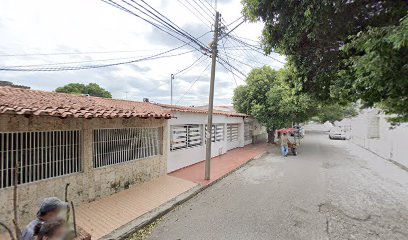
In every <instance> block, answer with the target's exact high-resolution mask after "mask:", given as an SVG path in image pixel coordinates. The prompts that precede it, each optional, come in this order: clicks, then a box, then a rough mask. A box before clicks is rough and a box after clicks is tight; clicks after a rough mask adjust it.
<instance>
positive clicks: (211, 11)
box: [198, 0, 215, 16]
mask: <svg viewBox="0 0 408 240" xmlns="http://www.w3.org/2000/svg"><path fill="white" fill-rule="evenodd" d="M198 1H199V2H200V3H201V4H202V5H203V6H204V7H205V8H206V9H207V10H208V11H209V12H210V13H211V14H212V16H215V14H214V12H215V9H214V8H213V7H212V6H211V5H210V4H209V3H208V2H207V1H205V0H203V1H202V0H198ZM205 3H207V4H208V5H209V6H210V7H211V8H212V9H213V10H214V12H213V10H211V9H209V8H208V7H207V5H206V4H205Z"/></svg>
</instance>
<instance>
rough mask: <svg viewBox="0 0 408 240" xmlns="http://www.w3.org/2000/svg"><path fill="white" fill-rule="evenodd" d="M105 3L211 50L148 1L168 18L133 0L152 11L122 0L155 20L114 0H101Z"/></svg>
mask: <svg viewBox="0 0 408 240" xmlns="http://www.w3.org/2000/svg"><path fill="white" fill-rule="evenodd" d="M101 1H102V2H104V3H107V4H109V5H111V6H114V7H116V8H118V9H120V10H123V11H125V12H127V13H130V14H132V15H134V16H136V17H138V18H140V19H142V20H143V21H145V22H147V23H149V24H151V25H153V26H154V27H156V28H158V29H160V30H161V31H163V32H165V33H167V34H169V35H170V36H172V37H174V38H176V39H178V40H179V41H181V42H184V43H186V44H188V45H189V46H191V47H192V48H195V49H197V50H199V51H204V52H207V51H209V49H208V47H207V46H206V45H204V44H203V43H201V42H200V41H199V40H198V39H197V38H194V37H193V36H191V35H190V34H189V33H187V32H186V31H185V30H183V29H181V28H180V27H179V26H177V25H176V24H174V23H173V22H172V21H170V20H169V19H168V18H167V17H165V16H164V15H163V14H161V13H160V12H158V11H157V10H156V9H154V8H153V7H151V6H150V5H149V4H147V3H146V2H144V1H143V0H142V2H143V3H145V4H146V5H147V6H148V7H149V8H150V9H152V10H153V11H154V12H156V13H157V14H159V15H160V16H162V17H164V18H165V19H167V20H164V19H163V18H162V17H159V16H157V14H154V13H153V12H152V11H150V10H148V9H147V8H146V7H144V6H142V5H141V4H139V3H137V2H135V1H133V0H131V1H132V2H133V3H134V4H136V5H137V6H139V7H141V8H143V9H145V10H146V11H147V12H149V13H150V15H149V14H148V13H146V11H143V10H141V9H140V8H138V7H137V6H135V5H133V4H132V3H129V2H127V1H125V0H122V2H124V3H125V4H126V5H128V6H130V7H132V8H134V9H135V10H137V11H139V12H140V13H142V14H143V15H144V16H147V17H148V18H150V19H152V20H153V21H155V22H156V23H155V22H152V21H151V20H149V19H147V18H146V17H143V16H141V15H139V14H137V13H135V12H133V11H132V10H129V9H128V8H126V7H124V6H122V5H120V4H118V3H117V2H115V1H113V0H101ZM174 34H176V35H178V36H179V37H177V36H175V35H174ZM180 37H182V38H186V39H188V40H190V42H193V43H195V44H196V45H197V46H198V48H197V47H195V46H193V45H191V44H190V43H187V42H186V41H185V40H182V39H181V38H180Z"/></svg>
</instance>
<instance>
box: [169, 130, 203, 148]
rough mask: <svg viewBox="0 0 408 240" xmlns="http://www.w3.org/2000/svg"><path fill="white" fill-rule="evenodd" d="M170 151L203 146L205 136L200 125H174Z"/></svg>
mask: <svg viewBox="0 0 408 240" xmlns="http://www.w3.org/2000/svg"><path fill="white" fill-rule="evenodd" d="M170 134H171V136H170V139H171V141H170V151H175V150H179V149H186V148H192V147H197V146H201V145H202V144H203V139H202V138H203V136H202V129H201V126H200V125H198V124H190V125H173V126H171V132H170Z"/></svg>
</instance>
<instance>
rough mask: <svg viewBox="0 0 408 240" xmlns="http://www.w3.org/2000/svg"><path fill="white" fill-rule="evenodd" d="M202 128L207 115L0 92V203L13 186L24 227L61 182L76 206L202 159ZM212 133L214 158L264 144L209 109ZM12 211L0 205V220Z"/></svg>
mask: <svg viewBox="0 0 408 240" xmlns="http://www.w3.org/2000/svg"><path fill="white" fill-rule="evenodd" d="M206 123H207V110H206V109H198V108H193V107H183V106H173V105H165V104H153V103H150V102H135V101H125V100H115V99H106V98H99V97H91V96H82V95H73V94H65V93H55V92H47V91H38V90H29V89H23V88H14V87H10V86H0V202H7V203H10V202H11V199H13V186H14V185H15V184H17V185H18V192H19V194H18V202H19V206H21V216H20V222H21V224H26V223H28V221H30V220H31V219H32V216H35V213H36V211H37V209H36V207H37V203H38V202H39V201H40V200H41V199H43V198H44V197H47V196H60V197H62V196H64V191H65V186H66V184H69V191H68V195H69V196H71V198H70V199H72V200H73V201H74V203H75V204H79V203H82V202H89V201H93V200H95V199H98V198H102V197H104V196H108V195H110V194H113V193H115V192H118V191H121V190H123V189H127V188H129V187H130V186H132V185H136V184H140V183H143V182H146V181H150V180H152V179H155V178H158V177H160V176H163V175H165V174H167V173H168V172H172V171H175V170H177V169H180V168H183V167H186V166H189V165H192V164H195V163H197V162H200V161H203V160H204V159H205V144H206V143H205V141H206V136H205V134H206V129H207V126H206ZM211 129H212V140H211V142H212V154H211V155H212V156H213V157H214V156H218V155H221V154H224V153H225V152H227V151H228V150H231V149H234V148H238V147H243V146H244V145H246V144H250V143H253V142H257V140H260V141H262V140H263V139H266V132H264V133H263V132H262V131H260V130H261V129H262V128H261V127H259V128H258V132H259V133H257V132H256V129H257V125H255V124H254V119H253V118H251V117H250V116H248V115H246V114H242V113H236V112H232V111H220V110H215V111H214V116H213V126H212V128H211ZM262 134H264V135H265V138H262V137H259V136H262ZM256 135H257V136H258V137H256ZM16 169H17V171H15V170H16ZM11 212H12V204H2V205H0V221H2V222H6V223H11V218H12V214H10V213H11ZM10 225H11V224H10Z"/></svg>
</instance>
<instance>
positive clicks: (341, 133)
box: [329, 127, 351, 140]
mask: <svg viewBox="0 0 408 240" xmlns="http://www.w3.org/2000/svg"><path fill="white" fill-rule="evenodd" d="M329 138H330V139H342V140H346V139H350V138H351V135H350V131H348V130H347V129H345V128H342V127H333V128H332V129H330V132H329Z"/></svg>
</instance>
